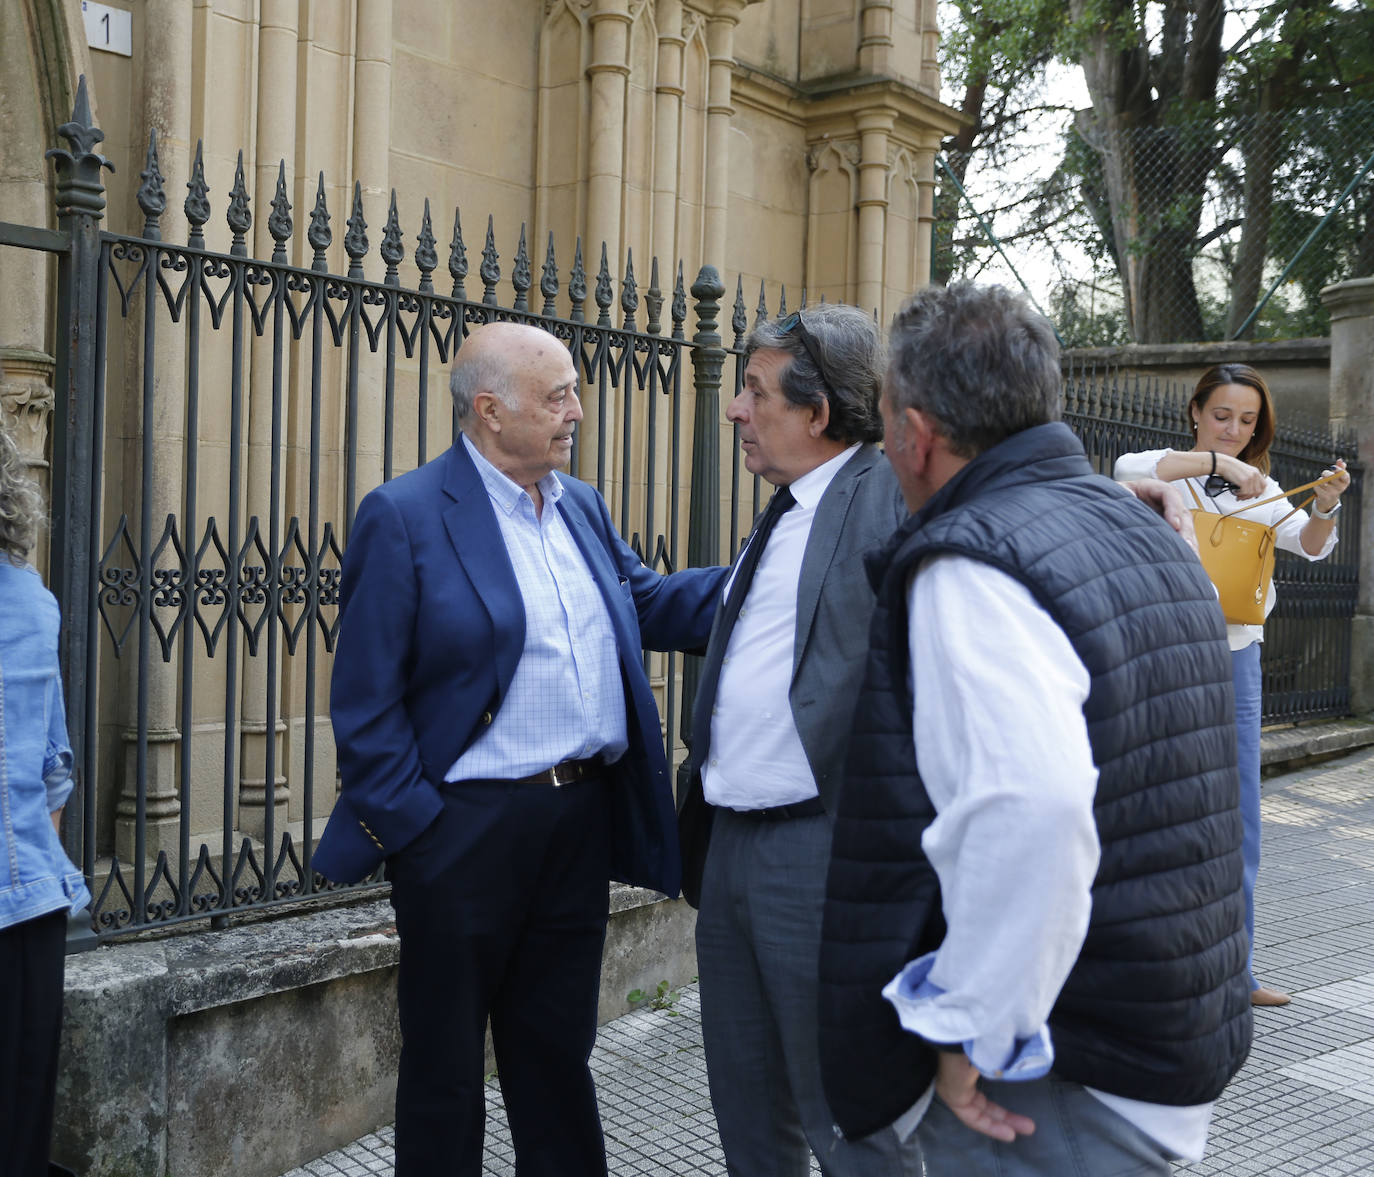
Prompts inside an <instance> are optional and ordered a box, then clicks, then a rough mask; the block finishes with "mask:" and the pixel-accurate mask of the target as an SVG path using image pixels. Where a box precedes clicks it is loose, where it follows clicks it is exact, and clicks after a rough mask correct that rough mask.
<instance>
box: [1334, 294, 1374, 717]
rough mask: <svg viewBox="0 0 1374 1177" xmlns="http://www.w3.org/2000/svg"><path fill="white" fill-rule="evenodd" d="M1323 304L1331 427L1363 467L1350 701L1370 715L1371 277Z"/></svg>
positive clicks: (1373, 618)
mask: <svg viewBox="0 0 1374 1177" xmlns="http://www.w3.org/2000/svg"><path fill="white" fill-rule="evenodd" d="M1322 302H1323V303H1324V304H1325V305H1326V308H1327V310H1328V311H1330V312H1331V423H1332V424H1333V425H1337V426H1340V427H1341V428H1343V429H1345V430H1347V431H1348V432H1349V433H1350V434H1352V435H1353V436H1354V437H1355V438H1356V441H1357V444H1358V446H1359V455H1360V464H1361V465H1362V466H1363V467H1364V487H1363V494H1362V498H1361V501H1360V519H1361V521H1362V527H1363V530H1364V534H1363V535H1362V536H1361V537H1360V538H1361V545H1360V594H1359V599H1358V602H1357V604H1356V606H1355V624H1354V627H1353V629H1352V632H1351V642H1352V648H1351V652H1350V699H1351V706H1352V707H1353V709H1354V710H1355V711H1356V712H1369V711H1374V540H1371V537H1370V528H1371V524H1372V523H1374V278H1357V279H1354V280H1352V281H1350V282H1337V283H1336V284H1335V285H1334V286H1328V287H1327V288H1326V289H1325V290H1323V291H1322Z"/></svg>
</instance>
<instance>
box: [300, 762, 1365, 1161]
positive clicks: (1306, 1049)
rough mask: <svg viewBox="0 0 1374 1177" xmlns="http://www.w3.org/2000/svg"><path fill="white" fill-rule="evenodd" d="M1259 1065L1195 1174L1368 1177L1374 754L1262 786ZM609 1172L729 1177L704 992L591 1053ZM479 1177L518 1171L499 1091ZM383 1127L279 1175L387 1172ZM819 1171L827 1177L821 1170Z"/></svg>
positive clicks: (493, 1091)
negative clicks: (1267, 993) (1263, 991)
mask: <svg viewBox="0 0 1374 1177" xmlns="http://www.w3.org/2000/svg"><path fill="white" fill-rule="evenodd" d="M1264 792H1265V796H1264V801H1263V815H1264V848H1263V862H1262V864H1261V867H1260V875H1259V885H1258V887H1257V890H1256V914H1255V922H1256V927H1255V944H1256V948H1255V968H1256V970H1257V972H1258V974H1259V976H1260V978H1261V980H1262V981H1263V982H1264V983H1265V984H1268V985H1271V986H1274V987H1276V988H1280V989H1284V990H1287V991H1288V992H1290V993H1291V994H1293V1002H1292V1004H1291V1005H1287V1006H1283V1007H1280V1008H1276V1009H1259V1010H1256V1011H1255V1044H1254V1048H1253V1050H1252V1052H1251V1055H1250V1059H1249V1061H1248V1062H1247V1063H1246V1065H1245V1067H1244V1068H1243V1069H1242V1070H1241V1072H1240V1074H1239V1075H1237V1076H1236V1078H1235V1080H1233V1082H1232V1083H1231V1085H1230V1086H1229V1087H1228V1088H1227V1089H1226V1092H1225V1093H1224V1094H1223V1095H1222V1097H1221V1100H1220V1101H1219V1102H1218V1105H1217V1109H1216V1114H1215V1116H1214V1118H1213V1121H1212V1134H1211V1139H1210V1142H1209V1145H1208V1152H1207V1156H1206V1157H1204V1158H1203V1160H1202V1161H1201V1162H1199V1163H1198V1164H1195V1165H1187V1166H1182V1167H1180V1169H1179V1170H1178V1171H1179V1173H1180V1174H1181V1175H1186V1177H1222V1175H1226V1177H1248V1175H1251V1174H1253V1175H1255V1177H1374V748H1366V749H1363V750H1362V751H1359V752H1356V753H1354V754H1352V755H1348V756H1345V757H1344V758H1342V759H1339V760H1333V761H1328V762H1327V763H1324V764H1322V765H1319V766H1317V767H1305V768H1302V769H1300V770H1298V771H1294V772H1290V773H1288V774H1285V775H1283V776H1277V777H1271V778H1269V779H1268V780H1266V781H1265V790H1264ZM592 1071H593V1073H594V1074H595V1076H596V1083H597V1089H598V1091H599V1092H600V1098H601V1113H602V1121H603V1123H604V1125H605V1129H606V1150H607V1154H608V1156H609V1160H610V1170H611V1173H612V1175H613V1177H640V1175H645V1177H648V1175H652V1177H659V1175H662V1174H672V1175H677V1174H682V1175H684V1177H686V1175H691V1177H716V1175H720V1177H724V1174H725V1158H724V1157H723V1155H722V1154H721V1151H720V1141H719V1139H718V1138H717V1136H716V1129H715V1120H714V1117H713V1116H712V1113H711V1099H710V1094H709V1092H708V1090H707V1083H706V1059H705V1055H704V1053H703V1051H702V1046H701V1018H700V1005H699V1002H698V999H697V992H696V986H694V985H688V986H685V987H684V988H683V989H682V990H681V991H680V993H679V994H678V995H677V996H676V999H675V1000H673V1001H671V1002H670V1003H669V1008H666V1009H657V1010H653V1009H641V1010H637V1011H635V1012H634V1013H630V1014H627V1015H626V1016H624V1017H622V1018H619V1019H617V1020H616V1021H614V1022H611V1023H610V1024H609V1025H606V1026H603V1027H602V1028H601V1031H600V1033H599V1034H598V1035H597V1045H596V1050H595V1052H594V1053H593V1055H592ZM487 1110H488V1113H489V1118H488V1132H487V1143H486V1155H485V1163H484V1173H485V1174H487V1175H489V1177H512V1175H513V1174H514V1172H515V1156H514V1153H513V1151H512V1149H511V1145H510V1132H509V1130H508V1128H507V1127H506V1121H505V1114H504V1111H503V1109H502V1106H501V1093H500V1089H499V1088H498V1087H497V1086H496V1085H495V1084H494V1083H492V1084H489V1085H488V1088H487ZM391 1145H392V1135H391V1130H390V1129H389V1128H384V1129H382V1130H381V1131H379V1132H376V1133H373V1134H371V1135H369V1136H365V1137H363V1138H362V1139H361V1140H358V1141H356V1142H355V1143H353V1144H352V1145H349V1146H348V1147H347V1148H344V1149H340V1150H339V1151H337V1152H333V1153H330V1154H328V1155H327V1156H324V1157H320V1158H319V1159H318V1160H315V1161H312V1162H310V1163H309V1164H307V1165H303V1166H301V1167H300V1168H298V1169H293V1170H291V1172H290V1173H288V1174H285V1175H283V1177H391V1171H392V1170H391ZM812 1172H813V1173H819V1172H820V1169H819V1166H817V1165H815V1164H814V1162H813V1165H812Z"/></svg>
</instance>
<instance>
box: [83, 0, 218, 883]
mask: <svg viewBox="0 0 1374 1177" xmlns="http://www.w3.org/2000/svg"><path fill="white" fill-rule="evenodd" d="M144 15H145V32H144V72H143V91H142V105H143V120H142V125H143V126H144V127H146V128H148V130H149V131H150V132H155V133H156V135H157V159H156V161H155V162H156V165H157V170H158V171H159V172H160V176H157V177H154V176H153V175H151V174H150V171H149V170H148V169H147V167H146V165H145V172H144V173H143V175H142V176H141V177H140V179H141V180H142V181H143V186H144V188H145V190H150V189H149V186H150V185H151V186H153V187H156V186H158V184H159V181H160V188H161V193H160V199H161V200H163V201H164V202H165V203H166V204H169V205H170V207H171V208H173V209H179V206H180V201H179V200H178V199H177V198H178V197H179V196H180V195H181V194H183V193H184V192H185V191H186V181H187V178H188V177H189V175H190V163H191V153H192V144H191V142H190V138H191V106H192V93H193V91H192V77H191V65H192V59H193V52H192V48H193V41H192V23H193V22H192V9H191V7H190V6H189V5H187V4H185V3H184V2H183V0H148V3H147V4H146V5H145V13H144ZM168 195H170V200H168V198H167V197H168ZM150 219H151V218H148V219H145V224H144V228H143V230H142V232H144V233H147V232H149V224H148V220H150ZM179 220H180V218H179V217H178V218H177V219H176V220H173V221H172V222H171V225H177V224H179ZM153 231H154V232H158V231H159V230H156V229H154V230H153ZM174 235H175V236H179V235H180V234H179V232H178V233H176V234H174V233H173V231H172V229H171V227H170V226H169V227H168V232H167V236H168V237H169V238H172V237H173V236H174ZM150 276H151V275H150ZM144 293H145V289H143V288H141V289H140V290H139V292H138V294H139V295H140V296H141V295H143V294H144ZM133 302H134V306H133V307H131V313H130V315H129V319H128V320H127V328H128V339H129V343H130V349H131V351H132V352H133V354H136V355H137V356H138V359H139V375H140V377H141V379H140V380H139V381H128V382H124V381H118V380H116V381H112V382H111V384H110V392H111V405H110V408H109V412H108V417H109V419H110V420H117V419H118V414H119V413H120V412H121V411H123V412H126V413H127V415H128V419H129V420H130V421H135V422H141V421H143V420H144V417H143V401H144V399H145V398H146V397H151V398H152V401H153V405H154V413H153V417H152V420H153V439H152V445H151V447H148V446H146V445H145V444H144V443H145V441H146V438H145V437H144V436H143V433H144V430H143V427H142V425H138V426H136V427H135V430H134V436H133V437H132V438H131V439H130V450H129V453H128V457H129V463H130V464H129V467H128V468H129V469H131V470H140V471H141V473H142V479H143V492H142V493H143V494H144V495H145V496H146V498H147V506H148V509H147V510H146V512H145V511H143V510H142V508H143V503H142V502H140V504H139V507H140V513H139V514H140V516H141V518H140V521H139V523H138V524H137V532H138V534H135V535H134V537H133V538H134V544H135V546H136V547H138V548H142V549H143V550H144V551H146V550H148V549H149V548H151V546H152V545H153V544H156V543H157V541H158V539H159V537H160V536H161V534H162V528H163V525H164V522H165V520H166V518H167V516H168V515H169V514H175V515H176V516H177V517H178V519H180V516H181V505H182V494H183V489H184V488H183V476H184V474H183V465H182V460H183V454H184V446H185V445H186V444H187V443H188V441H189V440H190V439H188V438H187V437H186V435H185V433H186V428H185V427H186V406H185V395H186V336H185V331H184V327H183V326H181V325H174V324H172V323H171V322H170V317H169V315H168V313H167V310H166V307H165V305H162V303H161V298H160V296H159V297H157V298H155V299H154V302H153V310H152V314H153V315H154V321H153V340H154V343H153V352H152V354H151V355H145V354H144V339H145V336H144V330H145V326H146V318H147V314H148V310H147V305H146V304H145V302H144V300H143V298H142V297H136V298H135V299H134V300H133ZM111 328H112V329H113V328H114V324H113V323H112V324H111ZM121 389H122V390H123V394H124V395H126V396H127V397H128V398H129V403H128V405H127V406H120V405H119V403H118V400H117V398H118V396H119V395H120V392H121ZM134 447H139V448H140V449H141V450H142V451H143V453H145V454H146V453H149V452H150V453H151V455H152V460H151V465H150V467H149V468H146V469H145V468H144V459H143V457H141V456H139V454H138V452H137V451H136V450H135V449H134ZM143 519H146V520H147V521H148V524H149V526H148V529H147V530H148V531H149V534H148V535H147V536H144V535H143V534H142V532H143V531H144V527H143V525H142V520H143ZM109 522H110V521H109V520H108V519H107V521H106V523H107V530H108V524H109ZM179 526H180V523H179ZM199 538H200V537H199V536H183V537H182V542H183V544H185V545H186V546H187V547H188V548H190V547H193V546H194V545H195V544H196V543H197V542H198V540H199ZM145 544H146V546H145ZM158 563H159V565H160V566H162V567H167V566H171V565H172V564H174V563H175V554H174V552H172V551H171V550H170V549H168V550H166V551H164V553H163V555H162V557H161V559H160V560H159V561H158ZM148 640H149V641H150V642H152V645H153V648H154V650H155V651H156V647H157V643H156V641H155V640H153V638H152V635H151V634H150V635H148ZM180 640H181V641H183V642H189V641H191V640H193V639H192V634H191V632H190V630H189V628H188V630H187V632H186V633H184V634H183V635H182V637H181V639H180ZM137 670H138V664H137V658H136V657H134V656H133V654H132V653H131V652H129V651H126V654H125V657H124V659H123V662H122V664H121V666H120V668H119V674H120V676H121V681H122V683H123V689H121V690H120V692H119V703H118V706H119V719H120V727H121V729H122V736H123V740H124V745H125V747H124V758H123V759H124V783H123V790H122V792H121V795H120V798H119V804H118V806H117V808H116V820H115V851H116V853H117V854H118V855H119V857H120V858H121V859H123V860H125V861H129V860H130V859H132V858H133V856H134V844H135V842H134V840H135V826H136V821H137V816H138V810H139V804H140V797H139V777H140V775H141V776H142V778H143V797H142V804H143V808H144V822H145V830H146V842H145V850H146V855H147V858H148V859H154V858H156V856H157V854H158V852H159V851H162V850H165V851H167V853H168V856H169V858H171V859H172V860H173V861H175V860H176V858H177V857H178V855H179V850H180V836H179V829H180V824H181V816H182V802H183V799H182V796H181V782H180V779H179V774H178V771H177V769H178V758H177V752H178V744H179V742H180V740H181V736H182V733H181V731H180V728H179V717H178V713H177V673H176V667H175V666H174V665H172V664H169V663H166V662H164V661H162V658H161V655H160V653H156V652H155V653H154V654H153V655H152V657H150V659H149V662H148V673H147V675H146V677H145V678H144V679H143V681H142V682H141V683H140V681H139V676H138V673H137ZM141 692H143V693H146V698H145V707H144V708H143V710H142V713H140V708H139V699H140V693H141ZM205 784H206V785H207V786H208V789H207V791H208V794H209V795H208V796H207V797H206V798H205V804H204V806H203V810H204V812H202V813H200V814H199V820H198V815H197V814H196V813H195V812H193V813H192V814H191V822H192V825H193V826H197V825H198V826H201V827H203V828H213V826H214V824H216V823H215V812H214V809H215V801H214V799H217V798H218V796H219V789H218V788H215V787H213V785H212V783H211V782H209V781H206V782H205ZM187 800H188V801H189V798H188V799H187ZM194 808H195V807H194V806H193V809H194Z"/></svg>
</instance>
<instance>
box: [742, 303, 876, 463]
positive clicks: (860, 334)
mask: <svg viewBox="0 0 1374 1177" xmlns="http://www.w3.org/2000/svg"><path fill="white" fill-rule="evenodd" d="M800 314H801V321H802V325H803V326H805V328H806V330H807V331H808V333H809V334H810V335H811V338H812V340H814V342H815V344H816V347H817V350H818V351H819V352H820V358H821V361H822V363H823V364H824V365H825V369H824V371H819V370H817V367H816V363H815V361H814V360H813V359H812V358H811V356H810V354H809V353H808V352H807V350H806V345H805V344H804V343H802V340H801V335H800V334H799V333H798V332H797V331H796V330H795V329H793V330H792V331H784V330H783V328H782V324H783V323H785V322H787V321H788V318H790V316H788V318H782V319H774V320H772V321H771V322H767V323H760V324H759V325H758V326H757V327H755V328H754V330H753V331H752V332H750V334H749V338H748V339H747V340H746V341H745V345H744V357H745V360H746V361H747V360H748V359H749V357H750V356H752V355H753V354H754V353H755V352H756V351H759V350H761V349H767V350H770V351H780V352H786V353H787V355H788V356H790V357H791V362H790V363H789V364H788V365H787V366H786V367H785V368H783V370H782V374H781V376H780V377H779V383H780V384H781V385H782V392H783V395H784V396H785V397H786V398H787V399H788V401H789V402H790V403H792V404H794V405H796V406H798V407H799V408H809V407H812V406H819V405H821V404H822V403H824V402H826V401H827V400H828V401H829V402H830V423H829V425H827V426H826V430H825V436H826V437H828V438H831V439H832V440H834V441H841V442H844V444H845V445H853V444H854V443H855V442H856V441H881V440H882V436H883V419H882V416H881V414H880V413H879V412H878V397H879V396H880V395H881V393H882V388H883V369H884V368H885V367H886V366H887V352H886V349H885V348H884V346H883V337H882V333H881V332H880V331H879V330H878V325H877V324H876V323H875V322H874V321H873V320H872V319H871V318H870V317H869V316H868V315H866V314H864V312H863V311H861V310H859V309H858V308H857V307H851V306H844V305H843V304H842V303H822V304H821V305H820V306H815V307H808V308H807V309H806V310H805V311H802V312H800Z"/></svg>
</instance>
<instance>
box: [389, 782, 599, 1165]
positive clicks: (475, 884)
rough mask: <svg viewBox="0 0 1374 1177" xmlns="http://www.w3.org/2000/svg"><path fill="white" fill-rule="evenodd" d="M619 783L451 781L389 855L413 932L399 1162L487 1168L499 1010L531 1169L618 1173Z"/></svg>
mask: <svg viewBox="0 0 1374 1177" xmlns="http://www.w3.org/2000/svg"><path fill="white" fill-rule="evenodd" d="M609 846H610V829H609V810H608V807H607V786H606V785H605V783H604V782H602V781H599V780H583V781H580V782H576V783H574V784H569V785H564V786H562V787H559V788H554V787H553V786H548V785H515V784H511V783H508V782H500V781H463V782H461V783H458V784H453V785H445V786H444V809H443V812H442V813H441V814H440V816H439V817H438V818H437V819H436V820H435V822H434V823H433V824H432V825H431V826H430V827H429V828H428V829H427V830H425V832H424V833H423V834H421V835H420V837H419V838H418V839H417V840H416V842H415V843H413V844H412V845H411V846H408V847H406V849H405V850H403V851H401V853H399V854H398V855H395V856H394V857H393V859H392V860H389V862H388V874H389V875H390V877H391V881H392V889H391V902H392V906H393V907H394V908H395V910H396V928H397V932H398V933H399V935H400V940H401V963H400V976H399V981H398V986H397V998H398V1003H399V1007H400V1020H401V1063H400V1070H399V1074H398V1077H397V1086H396V1177H480V1174H481V1172H482V1139H483V1134H484V1128H485V1122H486V1102H485V1090H484V1084H483V1074H482V1064H483V1057H484V1047H485V1036H486V1025H487V1020H488V1018H490V1020H491V1033H492V1044H493V1047H494V1049H495V1052H496V1067H497V1073H498V1077H499V1080H500V1084H501V1092H502V1095H503V1096H504V1098H505V1105H506V1115H507V1119H508V1121H509V1123H510V1130H511V1138H512V1142H513V1143H514V1146H515V1163H516V1172H517V1173H518V1174H519V1177H605V1174H606V1154H605V1145H604V1143H603V1140H602V1135H601V1121H600V1116H599V1114H598V1111H597V1104H596V1091H595V1088H594V1087H593V1084H592V1077H591V1072H590V1070H589V1069H588V1066H587V1060H588V1058H589V1056H590V1055H591V1051H592V1046H593V1045H594V1044H595V1042H596V1021H597V1019H596V1010H597V999H598V996H599V990H600V978H601V952H602V947H603V945H604V943H605V938H606V919H607V894H608V889H607V880H608V862H609Z"/></svg>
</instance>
